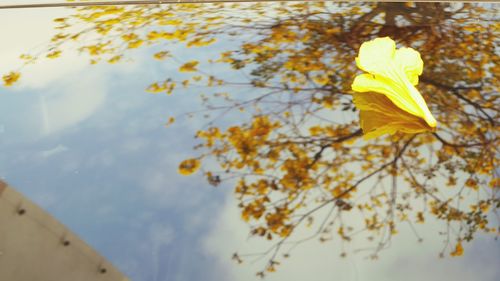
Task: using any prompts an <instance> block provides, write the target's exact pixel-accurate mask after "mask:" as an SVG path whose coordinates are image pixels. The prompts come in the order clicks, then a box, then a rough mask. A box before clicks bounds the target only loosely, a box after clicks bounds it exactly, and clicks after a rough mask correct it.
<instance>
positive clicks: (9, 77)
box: [2, 71, 21, 87]
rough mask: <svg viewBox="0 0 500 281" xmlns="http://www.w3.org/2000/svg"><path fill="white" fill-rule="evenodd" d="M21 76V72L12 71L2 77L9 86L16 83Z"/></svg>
mask: <svg viewBox="0 0 500 281" xmlns="http://www.w3.org/2000/svg"><path fill="white" fill-rule="evenodd" d="M19 77H21V74H20V73H19V72H14V71H11V72H10V73H9V74H6V75H4V76H3V77H2V79H3V84H4V85H5V86H7V87H10V86H12V85H14V83H16V82H17V80H19Z"/></svg>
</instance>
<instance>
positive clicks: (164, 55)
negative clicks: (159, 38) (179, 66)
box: [153, 51, 170, 60]
mask: <svg viewBox="0 0 500 281" xmlns="http://www.w3.org/2000/svg"><path fill="white" fill-rule="evenodd" d="M153 57H154V58H155V59H157V60H164V59H166V58H168V57H170V53H169V52H168V51H161V52H158V53H156V54H154V55H153Z"/></svg>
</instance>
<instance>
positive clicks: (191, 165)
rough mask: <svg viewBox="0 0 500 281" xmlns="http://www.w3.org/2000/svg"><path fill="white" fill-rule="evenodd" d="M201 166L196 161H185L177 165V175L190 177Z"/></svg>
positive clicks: (198, 161)
mask: <svg viewBox="0 0 500 281" xmlns="http://www.w3.org/2000/svg"><path fill="white" fill-rule="evenodd" d="M200 166H201V162H200V160H198V159H187V160H184V161H182V162H181V164H179V174H181V175H185V176H188V175H191V174H193V173H195V172H196V171H198V169H199V168H200Z"/></svg>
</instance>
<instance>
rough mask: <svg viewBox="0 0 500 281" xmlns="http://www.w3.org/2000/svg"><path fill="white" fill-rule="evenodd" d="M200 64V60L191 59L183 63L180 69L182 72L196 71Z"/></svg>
mask: <svg viewBox="0 0 500 281" xmlns="http://www.w3.org/2000/svg"><path fill="white" fill-rule="evenodd" d="M197 65H198V61H195V60H193V61H189V62H186V63H185V64H184V65H182V66H181V67H180V68H179V71H180V72H194V71H197V70H198V69H196V66H197Z"/></svg>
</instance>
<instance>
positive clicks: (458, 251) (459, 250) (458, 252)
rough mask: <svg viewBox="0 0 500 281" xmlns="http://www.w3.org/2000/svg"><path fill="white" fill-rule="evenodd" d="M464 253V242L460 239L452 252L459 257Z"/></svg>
mask: <svg viewBox="0 0 500 281" xmlns="http://www.w3.org/2000/svg"><path fill="white" fill-rule="evenodd" d="M463 254H464V248H463V247H462V242H460V241H458V242H457V245H456V246H455V250H454V251H453V252H451V253H450V256H452V257H459V256H461V255H463Z"/></svg>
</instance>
